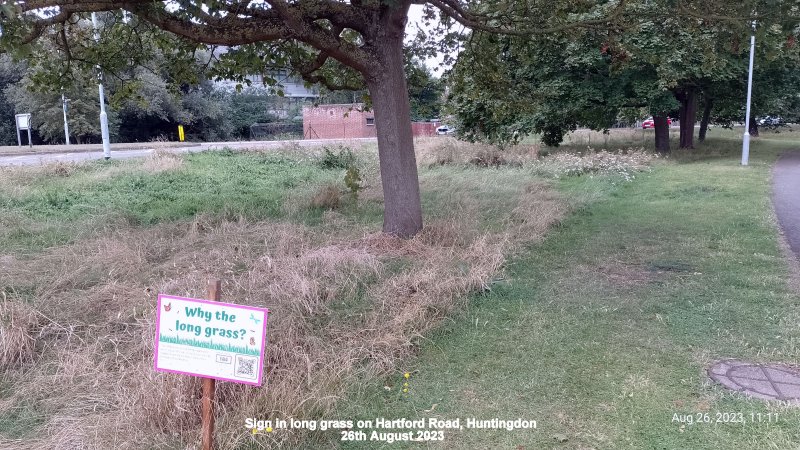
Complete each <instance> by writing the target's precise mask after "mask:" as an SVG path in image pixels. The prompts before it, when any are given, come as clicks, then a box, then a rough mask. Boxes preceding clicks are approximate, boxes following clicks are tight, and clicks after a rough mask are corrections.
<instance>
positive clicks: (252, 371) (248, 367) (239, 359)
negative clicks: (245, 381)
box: [236, 355, 258, 379]
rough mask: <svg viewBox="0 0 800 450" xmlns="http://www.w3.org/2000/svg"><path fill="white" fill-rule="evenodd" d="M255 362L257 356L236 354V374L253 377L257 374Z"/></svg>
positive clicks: (256, 361)
mask: <svg viewBox="0 0 800 450" xmlns="http://www.w3.org/2000/svg"><path fill="white" fill-rule="evenodd" d="M256 363H258V358H250V357H247V356H242V355H236V376H237V377H242V378H253V379H255V378H256V377H257V376H258V368H257V367H256Z"/></svg>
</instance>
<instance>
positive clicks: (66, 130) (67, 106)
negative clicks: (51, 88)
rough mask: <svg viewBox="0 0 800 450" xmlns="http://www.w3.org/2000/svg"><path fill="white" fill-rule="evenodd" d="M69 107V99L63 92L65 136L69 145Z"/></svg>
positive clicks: (62, 104) (62, 105)
mask: <svg viewBox="0 0 800 450" xmlns="http://www.w3.org/2000/svg"><path fill="white" fill-rule="evenodd" d="M68 108H69V99H68V98H65V97H64V93H63V92H62V93H61V109H63V110H64V138H65V139H66V142H67V145H69V123H67V109H68Z"/></svg>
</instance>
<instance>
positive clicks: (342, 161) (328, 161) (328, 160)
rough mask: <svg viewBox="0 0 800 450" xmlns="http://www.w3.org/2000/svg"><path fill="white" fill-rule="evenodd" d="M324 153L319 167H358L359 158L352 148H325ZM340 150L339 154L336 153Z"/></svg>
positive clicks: (341, 146)
mask: <svg viewBox="0 0 800 450" xmlns="http://www.w3.org/2000/svg"><path fill="white" fill-rule="evenodd" d="M323 150H324V153H323V154H322V158H321V159H320V160H319V166H320V167H322V168H323V169H347V168H349V167H351V166H357V165H358V158H357V157H356V155H355V153H353V150H352V149H351V148H350V147H346V146H343V145H340V146H338V147H333V148H332V147H327V146H326V147H323ZM335 150H338V151H337V152H334V151H335Z"/></svg>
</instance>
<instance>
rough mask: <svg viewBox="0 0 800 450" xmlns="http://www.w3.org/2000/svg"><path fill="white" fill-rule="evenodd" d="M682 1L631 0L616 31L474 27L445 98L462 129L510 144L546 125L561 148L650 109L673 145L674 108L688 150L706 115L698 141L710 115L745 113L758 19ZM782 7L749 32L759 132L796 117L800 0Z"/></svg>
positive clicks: (662, 144) (658, 138)
mask: <svg viewBox="0 0 800 450" xmlns="http://www.w3.org/2000/svg"><path fill="white" fill-rule="evenodd" d="M676 5H679V4H676V3H675V2H671V1H658V0H654V1H650V2H645V3H640V4H634V5H631V6H630V7H629V9H628V10H626V16H627V18H626V19H625V20H624V23H625V24H626V25H625V26H623V27H620V28H618V29H608V28H582V29H575V30H570V31H569V32H563V33H552V34H549V35H547V36H509V35H498V34H494V33H487V32H481V31H480V30H477V31H474V32H473V33H471V35H470V36H469V38H468V40H467V41H466V44H465V50H464V52H462V53H461V54H460V55H459V59H458V62H457V64H456V65H455V67H454V69H453V70H452V72H451V74H450V76H449V84H450V86H451V94H450V97H449V102H450V106H449V107H450V109H451V111H453V113H454V114H455V116H456V117H457V118H458V119H459V122H460V130H461V132H462V134H463V135H464V136H465V137H466V138H468V139H471V140H486V141H490V142H496V143H507V142H513V141H515V140H518V139H521V138H522V137H524V136H526V135H529V134H532V133H538V134H540V135H541V138H542V141H543V142H544V143H545V144H547V145H550V146H557V145H558V144H559V143H560V142H561V141H562V139H563V137H564V135H565V134H566V133H568V132H570V131H573V130H575V129H576V128H577V127H579V126H580V127H588V128H591V129H594V130H605V129H609V128H611V127H612V126H614V125H615V124H616V123H619V122H628V123H630V122H631V121H633V120H634V119H636V118H643V117H645V116H647V115H649V116H652V117H653V119H654V122H655V148H656V149H657V150H659V151H661V152H668V151H669V150H670V142H669V130H668V129H667V118H672V119H677V120H679V121H680V135H679V141H678V143H677V144H678V146H679V147H680V148H693V146H694V144H695V124H696V123H697V122H698V121H699V122H700V128H699V130H698V133H697V137H698V139H699V140H700V141H702V140H704V139H705V136H706V131H707V129H708V126H709V124H712V123H713V124H717V125H721V126H726V127H730V126H732V125H733V124H734V123H743V122H744V121H745V98H746V88H747V72H748V62H749V52H750V45H749V44H750V33H751V29H750V28H749V27H747V26H744V27H743V26H741V22H738V26H732V24H731V22H733V21H734V19H733V17H732V16H731V17H728V18H727V19H726V20H723V19H721V18H716V17H714V16H713V15H712V14H688V15H681V14H680V11H678V10H677V8H678V6H676ZM776 5H777V4H776ZM730 9H731V10H730V11H728V14H731V13H733V12H734V11H733V9H734V8H733V5H731V8H730ZM778 11H779V9H778V8H776V9H775V10H774V11H772V15H768V16H767V17H765V18H763V19H762V20H761V21H758V20H757V21H756V22H755V28H754V30H753V32H754V33H755V35H756V42H757V46H756V52H755V71H754V80H753V84H754V88H753V92H754V95H753V105H752V114H751V119H750V123H749V124H748V126H749V128H750V132H751V134H754V135H758V124H757V122H756V117H758V116H766V115H772V116H780V117H783V118H784V120H794V121H796V120H798V118H800V46H798V45H797V43H796V41H797V35H798V33H799V30H798V28H797V22H796V18H797V14H798V13H797V8H796V7H795V8H794V10H793V13H792V14H793V17H792V14H789V15H788V16H781V15H780V14H779V12H778ZM784 20H786V21H785V22H784ZM476 67H480V70H475V68H476Z"/></svg>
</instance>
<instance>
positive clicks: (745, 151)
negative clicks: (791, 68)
mask: <svg viewBox="0 0 800 450" xmlns="http://www.w3.org/2000/svg"><path fill="white" fill-rule="evenodd" d="M755 49H756V21H755V20H754V21H753V34H751V35H750V71H749V73H748V75H747V112H746V113H745V119H744V136H743V137H742V165H743V166H746V165H747V164H748V163H749V162H750V102H751V100H752V97H753V57H754V55H755Z"/></svg>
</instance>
